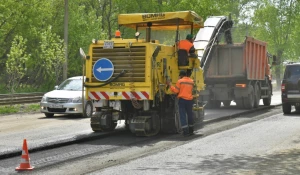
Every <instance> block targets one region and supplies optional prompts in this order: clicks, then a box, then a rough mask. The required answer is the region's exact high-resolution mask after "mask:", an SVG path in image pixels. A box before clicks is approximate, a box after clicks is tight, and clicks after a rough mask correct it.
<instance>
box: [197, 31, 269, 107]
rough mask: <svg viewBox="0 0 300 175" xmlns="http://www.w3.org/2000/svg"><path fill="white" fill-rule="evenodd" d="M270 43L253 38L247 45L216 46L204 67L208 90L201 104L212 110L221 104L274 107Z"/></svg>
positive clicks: (204, 93)
mask: <svg viewBox="0 0 300 175" xmlns="http://www.w3.org/2000/svg"><path fill="white" fill-rule="evenodd" d="M266 46H267V44H266V43H265V42H263V41H259V40H257V39H254V38H252V37H246V39H245V41H244V43H239V44H216V45H213V46H212V48H211V51H210V54H209V55H208V56H207V58H206V59H207V60H209V61H206V62H207V63H206V65H204V67H203V69H204V72H205V73H204V82H205V84H206V87H205V90H201V91H200V101H202V102H204V103H206V104H207V107H209V108H219V107H220V106H221V102H222V103H223V105H224V106H230V104H231V102H232V101H234V102H235V103H236V105H237V106H238V107H240V108H246V109H251V108H253V107H254V108H255V107H258V105H259V101H260V99H263V104H264V105H265V106H269V105H270V104H271V96H272V84H271V71H270V64H269V57H268V56H267V50H266Z"/></svg>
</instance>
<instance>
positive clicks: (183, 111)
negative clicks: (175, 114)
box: [168, 70, 194, 136]
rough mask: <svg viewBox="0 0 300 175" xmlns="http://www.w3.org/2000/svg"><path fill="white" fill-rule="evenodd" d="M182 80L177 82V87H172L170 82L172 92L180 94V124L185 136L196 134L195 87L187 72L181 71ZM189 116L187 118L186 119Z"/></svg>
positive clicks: (178, 96)
mask: <svg viewBox="0 0 300 175" xmlns="http://www.w3.org/2000/svg"><path fill="white" fill-rule="evenodd" d="M179 76H180V79H179V80H178V81H177V82H176V85H175V86H172V83H171V82H168V84H169V86H170V88H171V91H172V92H173V93H176V94H178V95H177V98H178V107H179V115H180V124H181V129H182V131H183V133H182V134H183V135H184V136H187V135H191V134H193V133H194V118H193V104H194V101H193V87H194V81H193V79H191V78H190V77H189V75H187V72H186V71H184V70H181V71H180V73H179ZM186 116H187V118H186Z"/></svg>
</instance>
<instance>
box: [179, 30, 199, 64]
mask: <svg viewBox="0 0 300 175" xmlns="http://www.w3.org/2000/svg"><path fill="white" fill-rule="evenodd" d="M193 42H194V39H193V35H192V34H188V35H187V36H186V39H185V40H180V41H179V42H178V43H177V47H178V66H187V65H188V63H189V55H191V56H193V57H195V47H194V44H193Z"/></svg>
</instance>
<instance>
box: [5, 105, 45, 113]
mask: <svg viewBox="0 0 300 175" xmlns="http://www.w3.org/2000/svg"><path fill="white" fill-rule="evenodd" d="M39 111H40V105H39V104H29V105H4V106H0V115H1V114H13V113H18V112H23V113H24V112H26V113H32V112H39Z"/></svg>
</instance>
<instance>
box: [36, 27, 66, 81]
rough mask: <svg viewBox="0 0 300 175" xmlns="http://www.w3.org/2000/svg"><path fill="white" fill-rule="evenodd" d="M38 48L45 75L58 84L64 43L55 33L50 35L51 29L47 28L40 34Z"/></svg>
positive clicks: (63, 59) (62, 61)
mask: <svg viewBox="0 0 300 175" xmlns="http://www.w3.org/2000/svg"><path fill="white" fill-rule="evenodd" d="M40 48H41V52H40V59H41V61H42V62H43V64H42V68H43V69H44V71H45V72H46V75H48V76H49V78H53V79H55V82H56V83H57V84H58V83H59V76H60V75H61V74H62V65H63V63H64V61H65V58H64V56H65V54H64V53H65V49H64V42H63V40H61V39H60V38H59V37H58V36H57V35H56V34H55V33H52V32H51V27H49V28H48V29H47V30H45V31H43V32H42V33H41V41H40Z"/></svg>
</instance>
